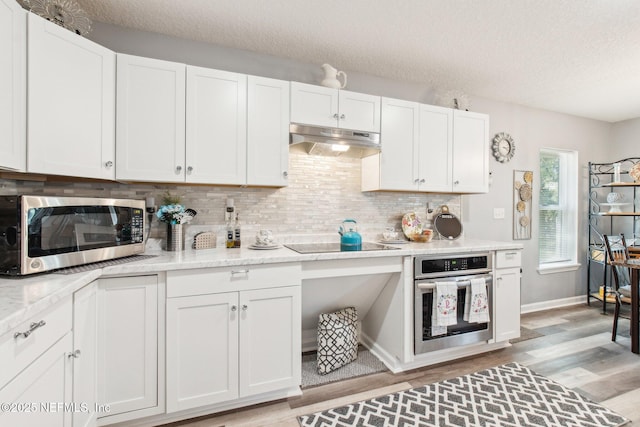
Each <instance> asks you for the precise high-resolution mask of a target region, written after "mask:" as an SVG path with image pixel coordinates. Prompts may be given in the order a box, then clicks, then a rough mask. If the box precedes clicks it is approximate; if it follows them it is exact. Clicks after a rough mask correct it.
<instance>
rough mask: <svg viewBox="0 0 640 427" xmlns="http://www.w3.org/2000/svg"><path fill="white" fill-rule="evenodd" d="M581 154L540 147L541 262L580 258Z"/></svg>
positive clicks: (546, 263) (553, 262)
mask: <svg viewBox="0 0 640 427" xmlns="http://www.w3.org/2000/svg"><path fill="white" fill-rule="evenodd" d="M577 183H578V154H577V153H576V152H575V151H565V150H556V149H543V150H541V151H540V195H539V198H538V200H539V203H540V205H539V212H538V213H539V215H538V218H539V230H540V231H539V237H538V248H539V255H540V265H541V266H552V265H558V264H571V263H576V262H577V239H578V230H577V205H578V186H577Z"/></svg>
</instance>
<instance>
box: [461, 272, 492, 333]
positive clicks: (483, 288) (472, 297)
mask: <svg viewBox="0 0 640 427" xmlns="http://www.w3.org/2000/svg"><path fill="white" fill-rule="evenodd" d="M463 319H464V320H465V321H467V322H469V323H488V322H489V298H488V297H487V283H486V282H485V280H484V279H471V284H470V285H469V286H467V293H466V295H465V304H464V317H463Z"/></svg>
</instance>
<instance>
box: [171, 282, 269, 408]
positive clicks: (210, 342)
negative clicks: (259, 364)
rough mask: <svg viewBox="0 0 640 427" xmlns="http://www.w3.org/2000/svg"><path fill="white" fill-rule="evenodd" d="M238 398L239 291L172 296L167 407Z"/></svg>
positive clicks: (181, 406)
mask: <svg viewBox="0 0 640 427" xmlns="http://www.w3.org/2000/svg"><path fill="white" fill-rule="evenodd" d="M260 352H262V350H261V351H260ZM236 398H238V293H237V292H229V293H223V294H213V295H198V296H191V297H181V298H169V299H167V412H176V411H181V410H184V409H188V408H195V407H198V406H205V405H211V404H213V403H218V402H223V401H228V400H233V399H236Z"/></svg>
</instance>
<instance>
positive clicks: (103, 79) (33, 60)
mask: <svg viewBox="0 0 640 427" xmlns="http://www.w3.org/2000/svg"><path fill="white" fill-rule="evenodd" d="M28 36H29V49H28V61H29V72H28V73H27V76H28V86H29V91H28V103H27V105H28V118H29V120H28V140H29V144H28V150H27V169H28V171H29V172H35V173H46V174H56V175H70V176H79V177H88V178H103V179H114V177H115V172H114V170H115V168H114V165H113V164H114V160H115V159H114V157H115V151H114V150H115V139H114V134H115V53H114V52H112V51H111V50H109V49H107V48H105V47H102V46H100V45H98V44H97V43H94V42H92V41H90V40H88V39H86V38H84V37H81V36H79V35H77V34H74V33H72V32H71V31H69V30H66V29H64V28H62V27H60V26H58V25H56V24H53V23H51V22H49V21H47V20H45V19H43V18H40V17H39V16H37V15H34V14H29V28H28Z"/></svg>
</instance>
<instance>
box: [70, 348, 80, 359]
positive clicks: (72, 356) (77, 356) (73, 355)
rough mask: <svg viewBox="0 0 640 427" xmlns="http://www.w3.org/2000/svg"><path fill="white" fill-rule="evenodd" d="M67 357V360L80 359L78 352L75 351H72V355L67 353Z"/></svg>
mask: <svg viewBox="0 0 640 427" xmlns="http://www.w3.org/2000/svg"><path fill="white" fill-rule="evenodd" d="M67 357H68V358H69V359H71V358H74V359H78V358H79V357H80V350H76V351H74V352H73V353H69V354H68V355H67Z"/></svg>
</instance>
